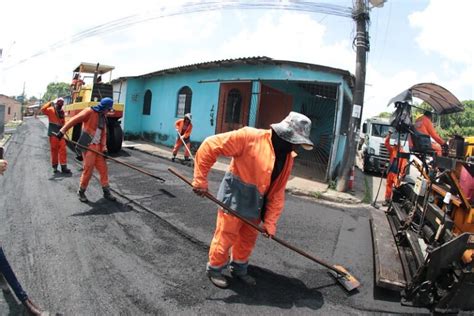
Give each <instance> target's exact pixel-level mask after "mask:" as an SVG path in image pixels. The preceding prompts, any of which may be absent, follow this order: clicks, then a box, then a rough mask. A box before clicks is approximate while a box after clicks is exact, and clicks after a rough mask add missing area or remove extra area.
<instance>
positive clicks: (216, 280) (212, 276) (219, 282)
mask: <svg viewBox="0 0 474 316" xmlns="http://www.w3.org/2000/svg"><path fill="white" fill-rule="evenodd" d="M206 274H207V277H208V278H209V280H211V282H212V284H214V285H215V286H217V287H218V288H221V289H226V288H227V287H228V286H229V282H228V281H227V279H226V277H225V276H224V275H222V273H220V272H214V271H212V272H211V271H207V272H206Z"/></svg>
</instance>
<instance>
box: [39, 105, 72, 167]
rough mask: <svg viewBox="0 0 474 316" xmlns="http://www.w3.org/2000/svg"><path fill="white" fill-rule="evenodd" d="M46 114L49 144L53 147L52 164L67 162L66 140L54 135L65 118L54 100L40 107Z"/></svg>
mask: <svg viewBox="0 0 474 316" xmlns="http://www.w3.org/2000/svg"><path fill="white" fill-rule="evenodd" d="M40 111H41V112H43V114H44V115H46V116H47V117H48V121H49V126H48V136H49V146H50V148H51V164H52V165H53V166H57V165H58V163H59V164H61V165H66V164H67V153H66V141H65V140H64V139H58V138H57V137H56V136H54V135H53V132H54V133H57V132H58V131H59V130H60V129H61V127H62V126H63V125H64V118H60V117H59V116H58V113H57V111H56V109H55V108H54V106H53V105H52V102H51V101H50V102H48V103H46V104H45V105H43V106H42V107H41V109H40Z"/></svg>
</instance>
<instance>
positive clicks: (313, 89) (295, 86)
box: [116, 57, 354, 181]
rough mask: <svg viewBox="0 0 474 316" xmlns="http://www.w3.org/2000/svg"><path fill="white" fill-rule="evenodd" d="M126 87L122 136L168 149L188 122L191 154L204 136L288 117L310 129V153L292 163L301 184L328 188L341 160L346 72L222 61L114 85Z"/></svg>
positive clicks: (348, 84)
mask: <svg viewBox="0 0 474 316" xmlns="http://www.w3.org/2000/svg"><path fill="white" fill-rule="evenodd" d="M117 81H121V84H122V82H125V84H126V87H127V89H126V93H125V96H124V101H125V113H124V122H123V123H124V124H123V127H124V132H125V137H126V138H128V139H134V138H142V139H146V140H148V141H151V142H154V143H159V144H163V145H166V146H173V144H174V142H175V140H176V132H175V129H174V123H175V121H176V120H177V119H179V118H181V117H183V116H184V114H185V113H191V114H192V117H193V125H194V128H193V133H192V135H191V141H192V144H193V147H194V148H197V146H199V144H200V143H201V142H202V141H203V140H204V139H205V138H206V137H208V136H210V135H214V134H216V133H222V132H227V131H231V130H235V129H238V128H241V127H243V126H252V127H256V128H269V125H270V124H271V123H274V122H279V121H281V120H282V119H283V118H284V117H285V116H286V115H287V114H288V113H289V112H290V111H297V112H300V113H303V114H305V115H307V116H308V117H309V118H310V119H311V120H312V122H313V124H312V130H311V139H312V140H313V142H314V143H315V148H314V149H313V150H312V151H301V152H299V156H298V157H297V160H296V163H297V164H299V165H300V166H301V168H298V170H303V171H302V172H304V173H305V175H306V176H309V177H311V178H314V179H318V180H322V181H328V180H330V179H332V178H333V177H334V176H335V173H336V171H337V168H338V165H339V164H340V161H341V159H342V156H343V150H344V146H345V138H346V134H347V128H348V123H349V117H350V108H351V103H352V87H353V82H354V77H353V76H352V75H351V74H350V73H349V72H348V71H346V70H341V69H336V68H331V67H326V66H320V65H314V64H308V63H301V62H295V61H285V60H274V59H271V58H269V57H252V58H239V59H227V60H219V61H212V62H204V63H199V64H193V65H187V66H181V67H176V68H171V69H165V70H160V71H156V72H151V73H148V74H144V75H139V76H132V77H125V78H119V79H117V80H116V82H117Z"/></svg>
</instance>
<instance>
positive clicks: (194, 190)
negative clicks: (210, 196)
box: [193, 187, 207, 196]
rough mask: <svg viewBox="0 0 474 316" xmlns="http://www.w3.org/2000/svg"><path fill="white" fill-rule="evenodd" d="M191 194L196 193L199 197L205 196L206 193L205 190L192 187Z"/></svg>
mask: <svg viewBox="0 0 474 316" xmlns="http://www.w3.org/2000/svg"><path fill="white" fill-rule="evenodd" d="M193 192H194V193H196V194H197V195H199V196H205V195H206V193H207V189H204V188H195V187H193Z"/></svg>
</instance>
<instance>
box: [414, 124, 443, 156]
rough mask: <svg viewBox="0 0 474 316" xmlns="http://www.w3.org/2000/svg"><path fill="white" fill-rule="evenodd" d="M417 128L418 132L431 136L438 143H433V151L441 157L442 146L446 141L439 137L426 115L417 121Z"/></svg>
mask: <svg viewBox="0 0 474 316" xmlns="http://www.w3.org/2000/svg"><path fill="white" fill-rule="evenodd" d="M415 128H416V130H417V131H418V132H420V133H422V134H425V135H429V136H430V137H431V138H433V139H434V140H435V141H436V143H434V142H431V147H432V148H433V150H434V151H435V152H436V154H437V155H438V156H441V154H442V150H441V146H440V145H444V144H445V141H444V140H443V139H442V138H441V137H439V135H438V133H437V132H436V129H435V128H434V126H433V123H432V122H431V120H430V118H429V117H427V116H426V115H422V116H420V117H419V118H418V119H417V120H416V121H415Z"/></svg>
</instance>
